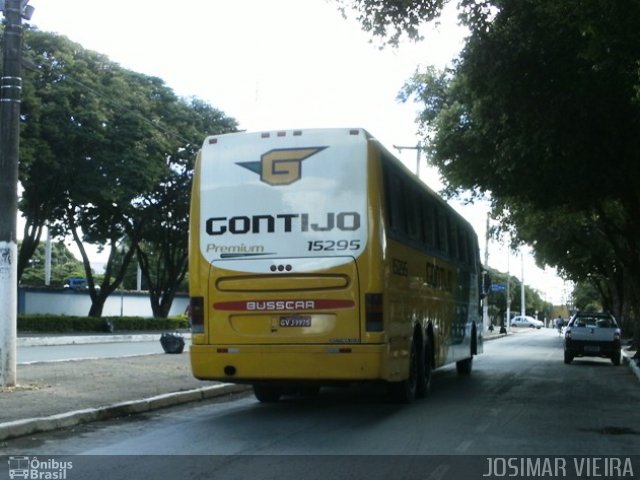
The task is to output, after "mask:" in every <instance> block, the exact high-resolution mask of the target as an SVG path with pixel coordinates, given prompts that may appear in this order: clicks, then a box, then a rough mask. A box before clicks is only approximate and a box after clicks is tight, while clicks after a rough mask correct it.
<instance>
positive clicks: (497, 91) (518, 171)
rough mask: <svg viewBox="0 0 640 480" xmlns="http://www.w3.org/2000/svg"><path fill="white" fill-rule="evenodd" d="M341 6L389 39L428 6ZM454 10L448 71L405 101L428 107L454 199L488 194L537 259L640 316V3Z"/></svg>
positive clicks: (521, 2)
mask: <svg viewBox="0 0 640 480" xmlns="http://www.w3.org/2000/svg"><path fill="white" fill-rule="evenodd" d="M349 3H350V4H351V5H352V6H353V7H354V8H355V9H356V11H358V12H360V15H359V19H360V20H361V23H362V26H363V29H364V30H366V31H370V32H372V33H373V34H374V35H382V36H385V37H387V38H389V37H390V41H392V42H393V41H394V40H395V39H396V38H397V36H395V35H394V33H393V31H392V30H390V27H393V28H395V29H396V30H395V31H396V32H397V30H398V29H399V30H402V29H405V30H407V33H408V34H409V35H410V36H413V35H414V32H415V29H414V26H415V22H416V20H417V19H418V17H419V16H420V15H419V14H417V13H416V12H419V11H420V10H419V9H420V8H421V7H424V6H425V5H428V4H431V3H432V2H428V1H423V0H408V1H406V2H391V4H392V5H393V7H392V10H393V12H392V13H388V10H385V8H384V5H383V4H386V3H387V2H384V1H382V0H355V1H352V2H349ZM431 7H432V8H431V10H430V12H429V13H428V14H426V15H424V16H422V20H423V21H429V20H431V19H432V18H433V15H432V14H433V13H434V12H435V14H436V15H437V14H438V9H437V8H436V7H437V6H435V5H433V4H431ZM394 9H395V10H394ZM363 11H364V13H362V12H363ZM459 11H460V18H461V20H462V22H463V23H464V24H465V25H466V26H467V27H469V30H470V35H469V36H468V38H467V41H466V45H465V47H464V49H463V51H462V52H461V54H460V57H459V58H458V59H457V61H456V62H455V64H454V65H453V67H451V68H450V69H448V70H446V71H444V72H438V71H436V70H434V69H432V68H427V69H426V70H425V71H418V72H417V73H416V74H415V75H414V76H413V78H412V79H410V80H409V81H408V83H407V84H406V85H405V87H404V89H403V91H402V92H401V94H400V98H401V99H402V100H408V99H414V100H416V101H417V102H418V103H419V104H421V105H422V106H423V112H422V114H421V116H420V119H419V126H420V130H421V132H423V134H424V135H425V137H426V140H427V141H430V142H431V143H430V145H431V161H432V162H433V163H434V164H435V165H437V166H438V167H439V169H440V170H441V172H442V174H443V176H444V178H445V179H446V181H447V184H448V185H447V189H448V191H449V192H452V193H458V194H460V193H462V192H467V191H471V192H473V193H474V194H475V195H484V194H486V195H490V197H491V200H492V202H493V206H494V212H493V213H494V216H495V218H498V219H501V220H502V221H503V226H504V228H505V229H509V230H510V231H511V232H513V233H514V239H515V241H516V242H527V243H529V244H530V245H532V246H533V248H534V250H535V252H536V255H537V258H538V260H539V261H540V262H541V263H546V264H549V265H553V266H557V267H558V268H560V270H562V271H563V273H564V274H565V275H566V276H567V277H569V278H572V279H574V280H587V279H588V281H590V282H592V283H594V284H595V285H597V290H598V292H599V296H600V299H601V300H602V302H603V304H605V305H607V304H608V305H610V306H611V308H613V309H615V310H617V312H616V313H617V314H619V313H621V312H626V313H627V314H630V313H631V314H633V313H632V312H630V310H629V308H628V307H625V305H627V304H629V303H631V304H632V305H633V306H634V308H633V310H635V317H636V318H640V315H639V313H640V220H639V219H640V200H639V197H638V193H637V192H638V191H640V136H639V135H638V134H637V132H638V131H640V102H639V101H638V98H639V97H638V92H639V91H640V76H639V75H638V71H639V69H638V52H639V51H640V30H639V29H638V28H637V25H638V23H639V22H640V2H638V1H637V0H635V1H630V2H610V1H608V0H590V1H584V2H558V1H556V0H488V1H479V0H461V2H460V3H459ZM407 25H409V26H410V27H411V28H406V26H407ZM390 31H391V32H392V33H389V32H390ZM638 325H639V327H640V323H639V324H638ZM638 330H639V331H640V328H639V329H638Z"/></svg>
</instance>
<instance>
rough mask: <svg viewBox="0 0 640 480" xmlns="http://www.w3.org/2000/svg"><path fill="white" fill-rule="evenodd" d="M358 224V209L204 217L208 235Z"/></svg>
mask: <svg viewBox="0 0 640 480" xmlns="http://www.w3.org/2000/svg"><path fill="white" fill-rule="evenodd" d="M359 228H360V214H359V213H358V212H339V213H334V212H329V213H327V214H325V215H320V216H318V218H314V217H311V215H310V214H308V213H283V214H280V215H251V216H247V215H238V216H235V217H230V218H229V217H213V218H207V220H206V221H205V230H206V232H207V234H208V235H224V234H226V233H230V234H232V235H242V234H246V233H274V232H276V231H278V232H285V233H288V232H293V231H298V232H330V231H332V230H336V229H337V230H341V231H343V232H353V231H356V230H358V229H359Z"/></svg>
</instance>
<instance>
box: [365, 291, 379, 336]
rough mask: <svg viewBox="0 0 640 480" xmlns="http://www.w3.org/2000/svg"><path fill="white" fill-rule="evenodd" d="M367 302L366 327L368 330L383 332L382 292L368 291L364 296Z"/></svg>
mask: <svg viewBox="0 0 640 480" xmlns="http://www.w3.org/2000/svg"><path fill="white" fill-rule="evenodd" d="M364 303H365V329H366V330H367V332H382V331H383V330H384V325H383V323H382V294H381V293H367V294H365V296H364Z"/></svg>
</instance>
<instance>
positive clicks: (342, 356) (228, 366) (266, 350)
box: [190, 345, 387, 383]
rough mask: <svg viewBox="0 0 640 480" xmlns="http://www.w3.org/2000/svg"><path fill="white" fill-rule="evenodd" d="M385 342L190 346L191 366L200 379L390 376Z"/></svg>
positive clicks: (251, 380) (237, 380)
mask: <svg viewBox="0 0 640 480" xmlns="http://www.w3.org/2000/svg"><path fill="white" fill-rule="evenodd" d="M386 352H387V346H386V345H259V346H257V345H224V346H223V345H192V346H191V349H190V357H191V369H192V371H193V375H194V377H196V378H198V379H200V380H218V381H224V382H233V383H255V382H260V381H320V382H322V381H326V382H331V381H361V380H362V381H369V380H386V379H387V375H386V374H385V368H384V365H383V359H384V358H385V353H386Z"/></svg>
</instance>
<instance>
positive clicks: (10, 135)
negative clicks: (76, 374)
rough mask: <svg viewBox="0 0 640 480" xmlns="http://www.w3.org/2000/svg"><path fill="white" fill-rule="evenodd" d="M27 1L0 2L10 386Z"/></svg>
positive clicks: (2, 284)
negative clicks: (2, 19) (24, 31)
mask: <svg viewBox="0 0 640 480" xmlns="http://www.w3.org/2000/svg"><path fill="white" fill-rule="evenodd" d="M27 2H28V0H2V1H0V10H2V11H3V13H4V17H5V27H4V36H3V47H4V48H3V60H2V77H1V78H0V172H2V175H0V384H1V385H2V386H14V385H15V384H16V365H17V359H16V336H17V310H18V269H17V260H18V242H17V232H16V231H17V221H16V217H17V214H18V155H19V147H20V98H21V96H22V77H21V63H22V18H27V19H29V18H31V15H32V14H33V7H31V6H29V5H27Z"/></svg>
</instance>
